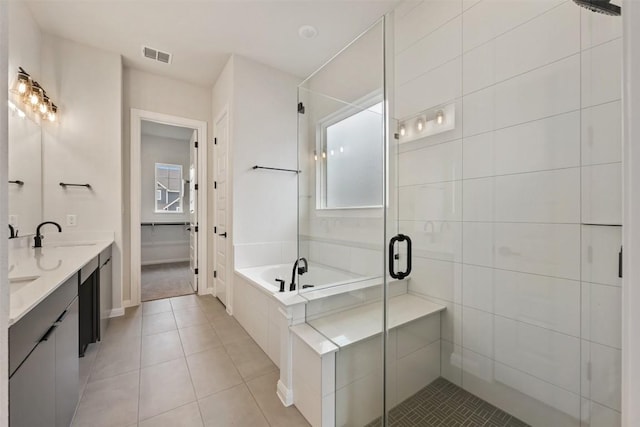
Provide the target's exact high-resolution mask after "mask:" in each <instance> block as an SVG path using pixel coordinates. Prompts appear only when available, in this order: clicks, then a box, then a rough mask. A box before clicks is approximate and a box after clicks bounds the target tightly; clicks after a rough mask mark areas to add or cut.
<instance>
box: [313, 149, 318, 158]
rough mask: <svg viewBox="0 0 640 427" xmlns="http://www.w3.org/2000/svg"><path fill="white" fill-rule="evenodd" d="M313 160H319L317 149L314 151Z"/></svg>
mask: <svg viewBox="0 0 640 427" xmlns="http://www.w3.org/2000/svg"><path fill="white" fill-rule="evenodd" d="M313 160H318V153H316V152H315V151H314V153H313Z"/></svg>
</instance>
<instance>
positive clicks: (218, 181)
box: [213, 113, 229, 306]
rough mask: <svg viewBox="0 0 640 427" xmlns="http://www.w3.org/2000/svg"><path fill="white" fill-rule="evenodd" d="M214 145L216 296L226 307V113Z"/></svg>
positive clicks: (217, 130)
mask: <svg viewBox="0 0 640 427" xmlns="http://www.w3.org/2000/svg"><path fill="white" fill-rule="evenodd" d="M215 129H216V141H215V145H214V159H215V165H214V176H215V183H214V189H213V193H214V203H215V207H214V212H215V218H214V222H213V224H214V228H213V232H214V236H213V239H214V247H215V248H214V253H215V255H214V257H215V259H214V266H215V274H214V277H215V279H214V280H215V289H216V296H217V297H218V299H219V300H220V301H221V302H222V303H223V304H224V305H225V306H226V305H227V304H228V302H227V298H228V295H229V293H228V289H227V257H228V254H227V173H228V171H227V157H228V156H227V147H228V142H229V118H228V114H227V113H225V114H224V115H223V116H222V117H220V119H219V120H218V121H217V122H216V123H215Z"/></svg>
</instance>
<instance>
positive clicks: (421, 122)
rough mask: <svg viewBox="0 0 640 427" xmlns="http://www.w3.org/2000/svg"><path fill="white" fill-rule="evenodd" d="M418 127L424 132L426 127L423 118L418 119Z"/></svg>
mask: <svg viewBox="0 0 640 427" xmlns="http://www.w3.org/2000/svg"><path fill="white" fill-rule="evenodd" d="M416 128H418V132H422V129H424V121H423V120H422V119H418V122H417V123H416Z"/></svg>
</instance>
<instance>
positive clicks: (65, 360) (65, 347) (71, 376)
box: [55, 298, 80, 427]
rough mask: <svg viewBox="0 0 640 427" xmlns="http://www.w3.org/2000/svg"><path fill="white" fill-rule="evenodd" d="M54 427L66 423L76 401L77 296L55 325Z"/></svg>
mask: <svg viewBox="0 0 640 427" xmlns="http://www.w3.org/2000/svg"><path fill="white" fill-rule="evenodd" d="M55 335H56V340H55V341H56V359H55V360H56V427H69V426H70V425H71V420H72V419H73V413H74V412H75V410H76V406H77V404H78V395H79V388H80V385H79V372H78V370H79V360H78V299H77V298H76V299H75V300H74V301H73V303H71V304H70V305H69V307H67V309H66V311H65V312H64V313H63V314H62V316H61V317H60V319H59V324H58V327H57V329H56V333H55Z"/></svg>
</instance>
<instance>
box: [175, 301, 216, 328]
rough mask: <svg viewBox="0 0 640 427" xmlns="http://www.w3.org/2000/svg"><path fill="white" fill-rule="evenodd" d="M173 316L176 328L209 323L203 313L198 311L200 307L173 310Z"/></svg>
mask: <svg viewBox="0 0 640 427" xmlns="http://www.w3.org/2000/svg"><path fill="white" fill-rule="evenodd" d="M173 316H174V317H175V318H176V324H177V325H178V328H188V327H189V326H195V325H202V324H205V323H209V321H208V320H207V317H206V316H205V315H204V312H203V311H202V310H201V309H200V306H197V305H196V306H193V307H188V308H183V309H176V310H173Z"/></svg>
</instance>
